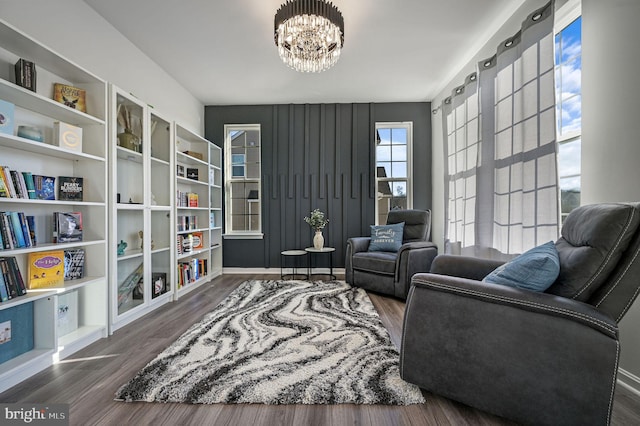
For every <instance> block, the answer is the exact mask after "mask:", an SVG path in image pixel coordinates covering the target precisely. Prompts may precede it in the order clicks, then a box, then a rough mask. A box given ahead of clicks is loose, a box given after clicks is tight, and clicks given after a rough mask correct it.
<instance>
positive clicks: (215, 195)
mask: <svg viewBox="0 0 640 426" xmlns="http://www.w3.org/2000/svg"><path fill="white" fill-rule="evenodd" d="M222 217H223V216H222V149H221V148H220V147H219V146H217V145H215V144H209V231H210V233H211V273H212V275H213V276H218V275H221V274H222V220H223V219H222Z"/></svg>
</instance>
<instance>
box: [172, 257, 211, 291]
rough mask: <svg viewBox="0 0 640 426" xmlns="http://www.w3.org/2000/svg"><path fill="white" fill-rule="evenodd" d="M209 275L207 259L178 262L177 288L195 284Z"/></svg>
mask: <svg viewBox="0 0 640 426" xmlns="http://www.w3.org/2000/svg"><path fill="white" fill-rule="evenodd" d="M208 273H209V265H208V262H207V259H191V260H189V261H188V262H178V288H182V287H184V286H185V285H187V284H189V283H192V282H195V281H197V280H199V279H200V278H202V277H204V276H205V275H207V274H208Z"/></svg>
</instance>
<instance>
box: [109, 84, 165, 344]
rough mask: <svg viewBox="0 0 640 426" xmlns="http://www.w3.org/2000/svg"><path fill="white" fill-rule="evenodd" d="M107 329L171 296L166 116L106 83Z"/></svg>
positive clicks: (116, 327)
mask: <svg viewBox="0 0 640 426" xmlns="http://www.w3.org/2000/svg"><path fill="white" fill-rule="evenodd" d="M109 98H110V103H109V105H110V125H109V129H110V134H109V147H110V179H109V180H110V182H112V185H111V189H110V194H109V195H110V200H111V202H110V206H111V220H110V232H109V233H110V240H109V251H110V265H109V268H110V277H111V279H110V281H111V283H110V284H111V285H110V288H111V290H110V291H111V321H110V324H111V332H113V331H115V330H117V329H119V328H121V327H122V326H124V325H126V324H128V323H130V322H131V321H134V320H136V319H138V318H140V317H141V316H143V315H145V314H147V313H149V312H151V311H152V310H154V309H156V308H158V307H159V306H161V305H163V304H165V303H167V302H169V301H171V300H172V299H173V295H174V287H173V283H174V278H173V268H172V266H171V265H173V264H174V260H173V245H174V244H173V233H172V232H171V229H172V228H173V223H174V219H173V205H172V200H173V198H172V197H173V186H174V179H173V173H172V170H173V161H174V155H173V145H174V144H173V134H174V128H173V126H174V125H173V123H172V121H171V120H169V119H167V118H165V117H163V116H162V115H161V114H158V113H157V112H156V111H154V110H153V109H152V108H150V107H149V106H148V105H147V104H146V103H144V102H142V101H141V100H139V99H137V98H135V97H134V96H132V95H131V94H129V93H127V92H125V91H123V90H121V89H119V88H117V87H116V86H114V85H111V86H110V97H109Z"/></svg>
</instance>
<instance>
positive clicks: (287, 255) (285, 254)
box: [280, 250, 309, 280]
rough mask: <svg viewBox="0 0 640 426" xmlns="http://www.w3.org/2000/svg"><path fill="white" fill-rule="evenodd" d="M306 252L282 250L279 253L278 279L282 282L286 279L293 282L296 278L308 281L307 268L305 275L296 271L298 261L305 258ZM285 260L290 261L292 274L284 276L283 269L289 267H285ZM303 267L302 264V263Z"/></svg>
mask: <svg viewBox="0 0 640 426" xmlns="http://www.w3.org/2000/svg"><path fill="white" fill-rule="evenodd" d="M306 255H307V252H306V251H305V250H284V251H281V252H280V279H282V280H287V279H292V280H295V279H296V277H297V276H300V277H304V278H303V279H305V280H308V279H309V268H308V266H307V273H306V274H298V273H297V271H298V269H299V268H300V266H299V264H300V261H299V259H301V258H302V256H306ZM287 259H292V262H293V266H292V272H293V273H292V274H285V273H284V268H285V267H289V266H286V265H285V263H286V260H287ZM302 264H303V266H302V267H304V262H303V263H302Z"/></svg>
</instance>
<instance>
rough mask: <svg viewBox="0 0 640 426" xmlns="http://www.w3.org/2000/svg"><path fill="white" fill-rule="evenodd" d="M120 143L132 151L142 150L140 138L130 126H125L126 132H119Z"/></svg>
mask: <svg viewBox="0 0 640 426" xmlns="http://www.w3.org/2000/svg"><path fill="white" fill-rule="evenodd" d="M118 145H120V146H121V147H123V148H126V149H130V150H131V151H135V152H142V150H141V149H140V138H139V137H138V136H136V135H135V134H134V133H133V132H132V131H131V129H129V128H125V129H124V132H122V133H118Z"/></svg>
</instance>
